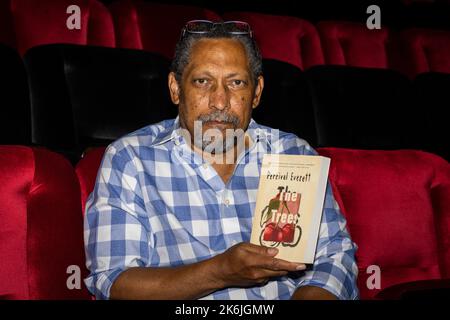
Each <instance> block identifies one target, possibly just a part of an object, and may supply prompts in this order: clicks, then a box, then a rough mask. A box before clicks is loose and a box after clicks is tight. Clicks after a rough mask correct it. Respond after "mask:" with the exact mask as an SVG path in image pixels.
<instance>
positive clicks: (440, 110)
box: [414, 72, 450, 161]
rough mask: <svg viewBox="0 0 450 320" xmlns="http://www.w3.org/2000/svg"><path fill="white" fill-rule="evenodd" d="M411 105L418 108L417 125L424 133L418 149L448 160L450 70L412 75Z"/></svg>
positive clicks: (449, 153)
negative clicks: (421, 143)
mask: <svg viewBox="0 0 450 320" xmlns="http://www.w3.org/2000/svg"><path fill="white" fill-rule="evenodd" d="M414 93H415V100H414V102H415V105H416V106H415V107H416V108H417V109H418V110H420V111H421V114H422V122H421V125H420V126H418V127H417V131H418V133H419V134H420V135H421V136H423V137H424V139H423V140H424V143H423V145H422V146H421V147H422V149H424V150H426V151H429V152H433V153H436V154H438V155H440V156H441V157H443V158H445V159H447V161H449V160H450V143H449V140H448V137H449V132H450V130H449V126H448V116H447V112H448V108H449V107H450V74H446V73H437V72H428V73H422V74H420V75H418V76H417V77H416V78H415V79H414Z"/></svg>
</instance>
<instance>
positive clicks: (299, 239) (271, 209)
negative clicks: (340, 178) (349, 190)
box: [250, 154, 330, 264]
mask: <svg viewBox="0 0 450 320" xmlns="http://www.w3.org/2000/svg"><path fill="white" fill-rule="evenodd" d="M329 166H330V158H327V157H322V156H306V155H284V154H265V155H264V158H263V162H262V167H261V176H260V180H259V186H258V193H257V196H256V206H255V213H254V217H253V226H252V233H251V238H250V242H251V243H253V244H257V245H262V246H267V247H275V248H277V249H278V250H279V251H278V254H277V256H276V257H277V258H279V259H283V260H287V261H291V262H297V263H305V264H312V263H314V257H315V252H316V246H317V241H318V236H319V229H320V223H321V218H322V210H323V203H324V199H325V192H326V187H327V179H328V169H329Z"/></svg>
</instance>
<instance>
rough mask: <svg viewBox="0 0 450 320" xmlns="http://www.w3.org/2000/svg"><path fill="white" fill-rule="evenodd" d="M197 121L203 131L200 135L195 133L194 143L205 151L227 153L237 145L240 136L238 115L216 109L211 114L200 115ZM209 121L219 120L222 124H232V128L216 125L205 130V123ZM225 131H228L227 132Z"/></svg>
mask: <svg viewBox="0 0 450 320" xmlns="http://www.w3.org/2000/svg"><path fill="white" fill-rule="evenodd" d="M197 121H198V122H199V123H200V125H201V131H200V132H201V133H202V134H201V135H199V136H195V135H194V143H195V145H196V146H197V147H198V148H200V147H201V149H202V150H203V151H206V152H209V153H211V154H215V153H225V152H227V151H228V150H230V149H232V148H233V147H234V146H235V145H236V140H237V138H238V137H237V136H236V134H235V132H236V129H237V128H238V125H239V118H238V117H237V116H236V115H234V114H230V113H227V112H224V111H220V110H216V111H214V112H211V113H209V114H205V115H200V116H199V117H198V118H197ZM208 122H214V123H215V122H218V123H220V126H222V125H223V126H227V125H231V127H232V128H231V129H226V130H224V129H223V128H222V129H219V128H217V127H216V128H212V129H209V130H206V132H203V128H204V125H205V124H207V123H208ZM224 131H226V132H227V134H226V133H225V132H224ZM230 131H231V132H230ZM228 133H233V134H228Z"/></svg>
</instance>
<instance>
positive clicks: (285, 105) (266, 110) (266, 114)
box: [253, 59, 317, 146]
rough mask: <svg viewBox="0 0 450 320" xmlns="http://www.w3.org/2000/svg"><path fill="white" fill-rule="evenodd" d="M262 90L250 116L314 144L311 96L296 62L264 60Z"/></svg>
mask: <svg viewBox="0 0 450 320" xmlns="http://www.w3.org/2000/svg"><path fill="white" fill-rule="evenodd" d="M263 74H264V82H265V84H264V90H263V94H262V98H261V103H260V105H259V106H258V107H257V108H256V109H254V110H253V118H254V119H255V120H256V121H257V122H258V123H260V124H263V125H266V126H269V127H272V128H275V129H280V130H282V131H286V132H291V133H295V134H296V135H297V136H298V137H300V138H302V139H305V140H306V141H308V142H309V143H310V144H311V145H312V146H315V145H316V142H317V138H316V130H315V123H314V115H313V109H312V105H311V97H310V94H309V92H308V87H307V84H306V80H305V75H304V73H303V71H301V70H300V69H299V68H297V67H296V66H293V65H291V64H289V63H285V62H281V61H278V60H270V59H264V60H263Z"/></svg>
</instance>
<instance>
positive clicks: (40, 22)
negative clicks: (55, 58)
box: [0, 0, 115, 54]
mask: <svg viewBox="0 0 450 320" xmlns="http://www.w3.org/2000/svg"><path fill="white" fill-rule="evenodd" d="M6 2H8V3H9V8H8V9H9V12H7V13H2V14H5V15H9V16H10V17H9V20H10V23H12V25H10V26H9V29H10V30H11V29H12V30H14V33H15V35H14V37H15V40H14V41H15V43H14V45H15V47H16V48H17V50H18V51H19V52H20V53H21V54H24V53H25V51H26V50H28V49H29V48H31V47H34V46H37V45H42V44H49V43H72V44H90V45H98V46H107V47H114V45H115V40H114V30H113V23H112V19H111V15H110V13H109V11H108V10H107V8H106V7H105V6H104V5H103V4H102V3H101V2H99V1H97V0H43V1H30V0H6ZM71 5H77V6H78V7H79V8H80V14H81V25H80V29H79V30H78V29H73V30H70V29H68V28H67V25H66V21H67V19H68V18H69V17H70V15H71V13H66V10H67V8H68V7H69V6H71ZM4 6H5V5H4ZM0 9H1V8H0ZM10 37H11V36H10Z"/></svg>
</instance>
